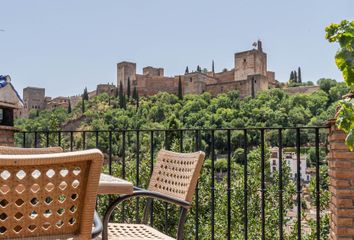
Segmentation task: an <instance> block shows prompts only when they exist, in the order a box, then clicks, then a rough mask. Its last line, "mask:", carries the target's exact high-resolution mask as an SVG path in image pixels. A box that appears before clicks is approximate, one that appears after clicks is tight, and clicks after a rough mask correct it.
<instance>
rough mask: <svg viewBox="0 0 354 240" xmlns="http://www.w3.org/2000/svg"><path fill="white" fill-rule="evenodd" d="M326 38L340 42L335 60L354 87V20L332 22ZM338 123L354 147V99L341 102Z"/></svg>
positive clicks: (351, 146) (348, 141) (347, 83)
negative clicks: (338, 22)
mask: <svg viewBox="0 0 354 240" xmlns="http://www.w3.org/2000/svg"><path fill="white" fill-rule="evenodd" d="M326 38H327V39H328V41H329V42H338V43H339V46H340V49H339V50H338V51H337V53H336V56H335V60H336V64H337V67H338V68H339V70H341V72H342V74H343V78H344V81H345V83H346V85H347V86H348V88H349V89H350V90H351V91H353V89H354V21H351V22H349V21H347V20H343V21H342V22H341V23H340V24H335V23H333V24H331V25H330V26H328V27H327V28H326ZM340 105H341V108H340V110H339V112H338V117H337V125H338V127H339V128H340V129H342V130H343V131H344V132H346V133H347V138H346V144H347V145H348V146H349V148H350V149H351V150H353V148H354V121H353V119H354V99H353V98H347V99H345V100H343V101H341V102H340Z"/></svg>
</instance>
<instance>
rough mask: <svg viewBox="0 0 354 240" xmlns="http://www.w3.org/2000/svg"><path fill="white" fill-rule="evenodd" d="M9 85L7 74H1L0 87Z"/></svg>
mask: <svg viewBox="0 0 354 240" xmlns="http://www.w3.org/2000/svg"><path fill="white" fill-rule="evenodd" d="M6 85H7V81H6V76H3V75H0V88H3V87H5V86H6Z"/></svg>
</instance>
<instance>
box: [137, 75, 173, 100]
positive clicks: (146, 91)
mask: <svg viewBox="0 0 354 240" xmlns="http://www.w3.org/2000/svg"><path fill="white" fill-rule="evenodd" d="M177 84H178V83H177ZM134 86H136V88H137V91H138V93H139V95H140V96H150V95H154V94H157V93H158V92H168V93H176V92H177V88H176V84H175V78H173V77H161V76H150V75H140V74H137V75H136V82H134V83H133V84H132V87H131V90H132V91H133V88H134Z"/></svg>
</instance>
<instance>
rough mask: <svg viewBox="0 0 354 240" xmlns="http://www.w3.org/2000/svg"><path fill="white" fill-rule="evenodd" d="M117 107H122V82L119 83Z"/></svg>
mask: <svg viewBox="0 0 354 240" xmlns="http://www.w3.org/2000/svg"><path fill="white" fill-rule="evenodd" d="M119 107H120V108H124V92H123V84H122V82H120V84H119Z"/></svg>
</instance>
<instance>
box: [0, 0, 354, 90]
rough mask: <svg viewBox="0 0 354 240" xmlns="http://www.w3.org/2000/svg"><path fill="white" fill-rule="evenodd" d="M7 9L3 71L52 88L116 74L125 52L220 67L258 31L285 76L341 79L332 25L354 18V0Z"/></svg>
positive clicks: (169, 64) (175, 67) (140, 60)
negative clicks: (328, 36) (329, 35)
mask: <svg viewBox="0 0 354 240" xmlns="http://www.w3.org/2000/svg"><path fill="white" fill-rule="evenodd" d="M0 9H1V11H0V12H1V14H0V29H4V30H5V31H0V74H9V75H11V77H12V79H13V84H14V85H15V87H16V88H17V89H18V91H19V92H20V93H22V88H24V87H26V86H38V87H45V88H46V94H47V95H49V96H58V95H62V96H69V95H74V94H79V93H82V90H83V89H84V87H85V86H87V87H88V88H89V89H90V90H92V89H95V87H96V85H97V84H98V83H107V82H114V83H115V82H116V63H117V62H120V61H123V60H128V61H134V62H137V68H138V72H141V71H142V70H141V69H142V67H144V66H147V65H152V66H158V67H163V68H165V73H166V74H167V75H175V74H179V73H183V72H184V70H185V67H186V65H188V66H189V69H195V68H196V66H197V65H198V64H199V65H200V66H201V67H207V68H211V61H212V59H214V60H215V67H216V70H218V71H221V70H222V69H223V68H225V67H226V68H231V67H232V66H233V63H234V60H233V54H234V53H235V52H237V51H244V50H247V49H250V48H251V47H252V46H251V45H252V43H253V42H254V41H256V40H257V39H258V38H260V39H261V40H262V41H263V48H264V50H265V51H266V52H267V53H268V69H270V70H273V71H275V73H276V78H277V79H278V80H280V81H286V80H287V79H288V77H289V73H290V71H291V70H293V69H296V68H297V67H298V66H301V69H302V75H303V79H304V80H305V81H309V80H311V81H316V80H317V79H318V78H320V77H331V78H336V79H338V80H340V79H341V75H340V73H339V71H338V70H337V68H336V66H335V65H334V60H333V57H334V54H335V51H336V49H337V45H335V44H329V43H328V42H327V41H326V40H325V39H324V35H325V33H324V28H325V27H326V26H327V25H328V24H330V23H332V22H338V21H340V20H342V19H351V20H353V19H354V1H353V0H296V1H294V0H293V1H289V0H267V1H265V0H253V1H249V0H228V1H227V0H213V1H211V0H175V1H171V0H170V1H168V0H140V1H138V0H129V1H121V0H104V1H97V0H75V1H72V0H60V1H48V0H31V1H23V0H11V1H8V0H0Z"/></svg>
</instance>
